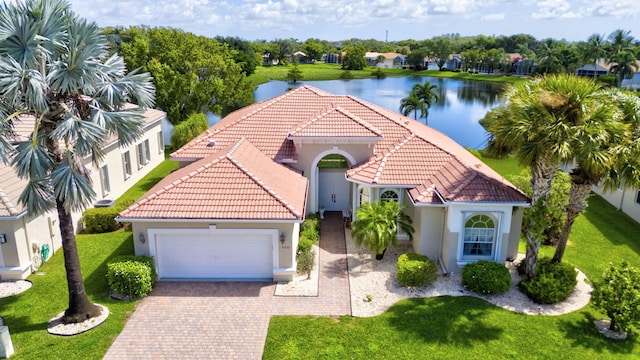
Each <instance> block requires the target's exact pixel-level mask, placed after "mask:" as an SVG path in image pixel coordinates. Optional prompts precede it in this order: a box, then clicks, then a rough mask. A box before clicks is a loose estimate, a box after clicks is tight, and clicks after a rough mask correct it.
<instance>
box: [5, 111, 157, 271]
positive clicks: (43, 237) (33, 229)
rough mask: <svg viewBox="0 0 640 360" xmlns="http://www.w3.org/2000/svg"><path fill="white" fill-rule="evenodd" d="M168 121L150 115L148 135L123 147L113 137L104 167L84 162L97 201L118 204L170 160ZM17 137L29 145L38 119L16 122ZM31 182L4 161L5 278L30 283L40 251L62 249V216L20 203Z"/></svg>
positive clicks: (106, 148)
mask: <svg viewBox="0 0 640 360" xmlns="http://www.w3.org/2000/svg"><path fill="white" fill-rule="evenodd" d="M165 118H166V116H165V113H164V112H162V111H159V110H147V111H146V112H145V122H146V125H145V131H144V135H143V136H142V137H141V138H140V139H139V140H138V141H137V142H136V143H135V144H132V145H130V146H128V147H122V146H120V144H119V142H118V139H117V138H115V137H114V138H111V139H110V140H109V141H108V142H107V143H106V145H105V146H104V148H103V149H104V152H105V157H104V161H103V163H102V165H101V166H100V167H98V168H95V167H94V166H93V164H91V159H90V158H85V159H83V162H84V164H85V166H87V168H88V169H90V170H91V179H92V181H93V185H94V190H95V191H96V195H97V199H96V201H100V200H106V201H108V200H115V199H117V198H118V197H120V195H122V194H123V193H124V192H125V191H126V190H128V189H129V188H130V187H131V186H132V185H133V184H135V183H136V182H137V181H138V180H140V179H142V177H143V176H145V175H146V174H147V173H149V171H151V170H152V169H153V168H154V167H156V166H157V165H158V164H159V163H160V162H162V161H163V160H164V141H163V136H162V127H161V123H162V121H163V120H164V119H165ZM15 130H16V133H17V138H16V139H14V141H15V142H18V141H24V140H25V139H27V138H28V137H29V136H30V131H31V130H33V118H28V117H27V118H25V117H22V118H18V119H17V120H15ZM25 185H26V180H22V179H20V178H18V176H17V174H16V172H15V170H14V169H13V168H12V167H10V166H8V165H4V164H2V163H1V162H0V239H2V238H4V239H5V240H4V241H5V243H2V244H0V279H2V280H6V279H24V278H26V277H27V276H28V275H29V274H30V273H31V271H32V270H33V268H32V259H33V256H34V246H35V247H37V248H41V246H42V245H43V244H47V245H48V246H49V248H50V249H51V251H55V250H57V249H59V248H60V246H61V245H62V243H61V238H60V229H59V224H58V215H57V213H56V212H55V211H51V212H49V213H47V214H45V215H42V216H38V217H35V218H34V217H31V216H29V214H28V213H27V208H26V207H24V206H23V205H22V204H20V202H19V201H18V198H19V196H20V193H21V192H22V190H23V189H24V187H25ZM81 216H82V214H81V213H74V214H73V218H74V220H75V221H76V222H77V224H76V230H79V229H81Z"/></svg>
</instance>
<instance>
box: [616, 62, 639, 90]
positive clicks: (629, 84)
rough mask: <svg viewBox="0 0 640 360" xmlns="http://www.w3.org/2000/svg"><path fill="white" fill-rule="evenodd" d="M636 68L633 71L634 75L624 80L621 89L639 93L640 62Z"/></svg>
mask: <svg viewBox="0 0 640 360" xmlns="http://www.w3.org/2000/svg"><path fill="white" fill-rule="evenodd" d="M636 66H637V67H636V68H635V69H633V70H634V72H633V75H632V76H631V77H630V78H629V77H627V78H624V79H623V80H622V83H621V84H620V87H621V88H623V89H627V90H633V91H638V90H640V60H637V61H636Z"/></svg>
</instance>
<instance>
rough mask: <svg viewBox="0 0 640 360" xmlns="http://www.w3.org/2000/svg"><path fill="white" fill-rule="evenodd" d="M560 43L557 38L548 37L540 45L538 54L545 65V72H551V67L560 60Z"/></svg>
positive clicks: (539, 59) (541, 62) (539, 60)
mask: <svg viewBox="0 0 640 360" xmlns="http://www.w3.org/2000/svg"><path fill="white" fill-rule="evenodd" d="M558 44H559V43H558V42H557V41H556V40H553V39H546V40H544V41H543V42H541V43H540V44H539V46H538V49H537V51H536V55H537V57H538V62H539V63H540V66H544V72H545V74H546V73H548V72H549V69H553V67H554V65H556V64H558V62H559V61H560V50H561V49H560V47H559V45H558Z"/></svg>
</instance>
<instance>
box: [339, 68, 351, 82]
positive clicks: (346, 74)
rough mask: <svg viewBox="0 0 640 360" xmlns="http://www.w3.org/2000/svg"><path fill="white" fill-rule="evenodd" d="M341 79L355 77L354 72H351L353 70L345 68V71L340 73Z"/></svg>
mask: <svg viewBox="0 0 640 360" xmlns="http://www.w3.org/2000/svg"><path fill="white" fill-rule="evenodd" d="M340 79H341V80H351V79H353V74H352V73H351V71H349V70H345V71H343V72H342V74H340Z"/></svg>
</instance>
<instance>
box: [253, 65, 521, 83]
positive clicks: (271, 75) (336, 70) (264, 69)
mask: <svg viewBox="0 0 640 360" xmlns="http://www.w3.org/2000/svg"><path fill="white" fill-rule="evenodd" d="M292 68H293V65H273V66H258V67H257V68H256V72H255V73H254V74H253V75H251V76H250V77H249V78H250V79H251V81H252V82H253V83H254V84H256V85H258V84H262V83H265V82H267V81H269V80H281V81H285V80H287V73H288V72H289V70H291V69H292ZM298 68H299V69H300V71H302V76H303V79H302V81H305V80H306V81H316V80H339V79H340V76H341V75H342V73H343V72H344V70H343V69H342V68H341V66H340V65H335V64H324V63H315V64H300V65H298ZM376 70H379V68H377V67H375V66H368V67H366V68H364V69H363V70H351V71H350V72H351V74H352V75H353V78H354V79H369V78H372V76H371V73H372V72H373V71H376ZM380 70H382V71H383V72H384V73H385V74H386V75H387V76H396V77H399V76H433V77H446V78H453V79H462V80H477V81H491V82H499V83H514V82H517V81H522V80H523V79H522V78H519V77H516V76H496V75H485V74H469V73H466V72H452V71H438V70H422V71H415V70H408V69H387V68H381V69H380Z"/></svg>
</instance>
